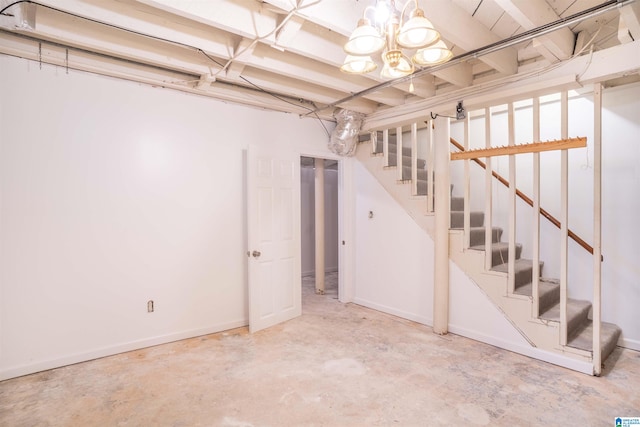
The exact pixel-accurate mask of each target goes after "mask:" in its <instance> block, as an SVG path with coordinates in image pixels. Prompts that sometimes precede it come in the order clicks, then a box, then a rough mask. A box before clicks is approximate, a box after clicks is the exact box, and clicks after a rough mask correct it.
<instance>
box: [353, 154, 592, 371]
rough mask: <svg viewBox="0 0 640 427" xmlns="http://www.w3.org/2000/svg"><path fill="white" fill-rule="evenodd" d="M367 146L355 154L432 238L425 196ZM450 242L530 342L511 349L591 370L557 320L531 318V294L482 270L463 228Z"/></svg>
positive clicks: (454, 255) (456, 258) (480, 254)
mask: <svg viewBox="0 0 640 427" xmlns="http://www.w3.org/2000/svg"><path fill="white" fill-rule="evenodd" d="M367 148H369V147H368V146H367V145H364V144H363V145H361V146H360V147H359V149H358V150H357V151H356V158H357V159H358V160H359V161H360V162H361V163H362V164H363V165H364V166H365V168H366V169H367V170H368V171H369V173H371V174H372V175H373V176H374V177H376V179H377V180H378V182H380V184H381V185H382V186H383V188H384V189H385V190H386V191H387V192H388V193H389V194H390V195H391V196H392V197H393V199H394V200H395V201H396V202H397V203H399V204H400V206H402V207H403V208H404V209H405V210H406V211H407V213H408V214H409V215H410V216H411V217H412V218H413V219H414V221H415V222H416V223H417V224H418V225H419V226H420V227H421V228H422V229H423V230H425V231H426V232H427V233H428V234H429V236H431V238H434V235H435V229H434V215H433V213H428V212H427V200H426V196H413V195H412V194H411V185H410V183H406V182H402V181H398V180H397V178H396V177H397V174H396V170H395V169H396V167H395V166H391V167H385V166H384V157H383V156H382V155H380V154H379V155H374V154H371V152H370V151H369V150H367ZM449 245H450V246H449V258H450V259H451V260H452V261H453V262H454V263H455V264H456V265H457V266H458V267H459V268H460V269H461V270H462V271H463V272H464V273H465V275H467V277H468V278H469V279H470V280H471V281H472V282H473V283H475V284H476V285H477V286H478V287H479V288H480V289H481V290H482V291H483V293H484V294H485V295H486V296H487V298H488V299H489V300H490V301H491V302H492V303H493V305H494V306H495V307H496V308H497V309H498V310H499V311H500V312H502V313H503V315H504V316H505V318H506V319H507V320H508V321H509V322H510V323H511V324H512V325H513V327H514V328H515V329H516V330H517V331H518V332H519V333H520V334H521V335H522V336H523V337H524V338H525V339H526V341H528V342H529V343H530V344H531V351H519V350H514V351H516V352H518V353H522V354H525V355H527V356H530V357H534V358H537V359H540V360H544V361H547V362H551V363H554V364H557V365H560V366H564V367H567V368H570V369H573V370H576V371H580V372H584V373H587V374H590V375H592V374H593V365H592V353H591V352H590V351H584V350H580V349H577V348H573V347H568V346H561V345H560V328H559V323H558V322H555V321H549V320H542V319H538V318H534V317H533V316H532V311H533V308H532V307H533V302H532V298H531V297H528V296H522V295H515V294H510V295H509V294H508V292H507V289H508V283H507V274H506V273H502V272H497V271H487V270H485V268H484V265H485V260H484V257H485V252H484V251H481V250H465V249H464V233H463V231H462V230H450V231H449ZM508 350H513V349H508Z"/></svg>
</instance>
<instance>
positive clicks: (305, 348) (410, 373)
mask: <svg viewBox="0 0 640 427" xmlns="http://www.w3.org/2000/svg"><path fill="white" fill-rule="evenodd" d="M329 282H330V283H333V284H334V285H333V286H332V285H331V284H328V285H327V294H326V295H323V296H321V295H315V294H314V293H313V282H312V281H310V280H305V285H304V289H303V294H304V297H303V315H302V316H301V317H300V318H297V319H294V320H292V321H289V322H287V323H285V324H282V325H279V326H276V327H274V328H271V329H270V330H267V331H262V332H259V333H257V334H254V335H249V334H248V332H247V330H246V329H245V328H241V329H236V330H232V331H228V332H224V333H219V334H215V335H208V336H203V337H199V338H194V339H190V340H185V341H180V342H175V343H172V344H166V345H162V346H157V347H153V348H148V349H144V350H139V351H134V352H130V353H124V354H120V355H116V356H112V357H107V358H103V359H99V360H95V361H91V362H86V363H81V364H77V365H73V366H68V367H64V368H60V369H54V370H51V371H47V372H42V373H39V374H34V375H29V376H26V377H22V378H17V379H13V380H8V381H4V382H0V425H1V426H230V427H232V426H233V427H237V426H432V425H433V426H439V425H504V426H507V425H508V426H526V425H547V426H556V425H580V426H609V425H615V424H614V421H613V420H614V417H617V416H640V353H638V352H634V351H629V350H621V349H620V348H618V349H616V350H615V351H614V353H613V355H612V358H611V359H610V360H609V361H608V363H607V366H606V368H605V370H604V375H603V376H602V377H600V378H595V377H590V376H587V375H584V374H580V373H576V372H572V371H570V370H567V369H564V368H560V367H557V366H554V365H550V364H547V363H544V362H539V361H536V360H532V359H529V358H527V357H524V356H520V355H517V354H514V353H510V352H507V351H504V350H500V349H497V348H494V347H492V346H489V345H485V344H481V343H478V342H475V341H472V340H469V339H466V338H462V337H459V336H455V335H448V336H444V337H440V336H437V335H434V334H433V333H432V332H431V329H430V328H428V327H426V326H423V325H420V324H417V323H413V322H409V321H405V320H402V319H398V318H396V317H393V316H389V315H386V314H383V313H379V312H376V311H373V310H369V309H366V308H363V307H359V306H357V305H352V304H347V305H344V304H340V303H339V302H338V301H337V299H336V297H337V292H336V289H335V280H333V281H331V280H330V281H329Z"/></svg>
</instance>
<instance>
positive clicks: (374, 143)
mask: <svg viewBox="0 0 640 427" xmlns="http://www.w3.org/2000/svg"><path fill="white" fill-rule="evenodd" d="M369 135H370V137H369V139H370V140H371V154H376V153H377V152H378V132H377V131H375V130H372V131H371V132H370V133H369Z"/></svg>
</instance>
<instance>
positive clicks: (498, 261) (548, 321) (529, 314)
mask: <svg viewBox="0 0 640 427" xmlns="http://www.w3.org/2000/svg"><path fill="white" fill-rule="evenodd" d="M378 134H379V135H378V138H377V140H378V141H377V145H376V149H375V152H374V153H372V150H371V141H370V138H369V137H368V136H366V137H364V138H363V140H361V142H363V143H364V142H366V143H367V144H362V145H361V146H360V147H359V149H358V150H357V153H356V156H357V157H358V159H359V160H360V161H361V162H362V163H363V164H364V165H365V167H366V168H367V169H368V170H369V171H370V172H371V173H372V174H373V175H374V176H375V177H376V178H377V179H378V181H379V182H380V183H381V184H382V185H383V187H385V189H386V190H387V191H388V192H389V193H390V194H391V195H392V196H393V197H394V198H395V199H396V201H398V202H399V203H400V204H401V205H402V206H404V207H405V209H406V210H407V211H408V213H409V214H410V215H411V216H412V217H413V218H414V219H415V220H416V222H417V223H418V224H419V225H420V226H421V227H422V228H423V229H425V230H426V231H427V232H428V233H429V234H430V235H431V236H434V230H433V227H434V225H433V215H432V214H430V213H428V212H426V194H427V176H428V172H427V170H426V161H425V160H424V159H418V175H417V178H418V181H417V190H418V191H417V193H418V194H417V195H413V194H412V192H411V187H412V186H411V185H410V184H411V149H410V148H409V147H403V148H402V150H401V152H402V156H400V158H401V159H402V160H401V167H402V180H400V181H398V179H397V169H396V168H397V159H398V155H397V145H396V140H395V136H394V135H389V138H388V165H384V158H383V153H382V150H383V144H382V142H381V141H382V135H381V133H380V132H379V133H378ZM434 203H437V201H435V202H434ZM463 221H464V199H463V198H459V197H451V220H450V231H449V241H450V242H449V243H450V252H449V256H450V258H451V259H452V260H453V261H454V262H455V263H456V264H457V265H458V267H460V268H461V269H462V270H463V271H464V272H465V273H466V274H467V275H468V276H469V277H470V278H471V280H472V281H473V282H475V283H476V284H477V285H478V286H479V287H480V288H482V290H483V291H484V293H485V294H486V295H487V296H488V297H489V298H490V299H491V301H492V302H493V303H494V304H495V305H496V306H497V307H498V308H499V309H500V310H501V311H502V312H503V313H504V314H505V315H506V316H507V318H508V319H509V320H510V322H511V323H512V324H513V325H514V326H515V327H516V328H517V329H518V330H519V331H520V333H521V334H522V335H523V336H524V338H525V339H526V340H527V341H528V342H529V343H530V344H531V345H532V346H534V347H537V348H539V349H542V350H546V351H549V352H553V353H556V354H561V355H562V356H565V357H569V358H573V359H576V360H577V361H581V362H589V363H591V362H592V348H593V344H592V339H593V325H592V320H591V317H590V311H591V303H590V302H588V301H580V300H573V299H568V301H567V345H566V346H563V345H561V344H560V342H561V341H560V284H559V280H556V279H552V278H545V277H544V276H543V274H542V271H543V269H542V267H543V263H542V262H541V263H540V270H539V271H540V276H541V277H540V280H539V285H538V294H539V313H540V314H539V316H534V313H533V302H532V301H533V299H532V278H533V262H532V261H531V260H527V259H522V258H521V257H520V255H521V253H522V245H520V244H516V254H515V258H516V262H515V291H514V292H513V293H510V292H508V277H507V276H508V263H507V260H508V259H509V247H508V243H506V242H502V241H501V237H502V233H503V230H502V229H501V228H499V227H493V228H492V233H491V234H492V244H491V248H490V249H489V250H490V251H491V268H490V269H489V270H487V269H486V268H485V250H486V248H485V227H484V212H471V227H470V236H469V241H470V244H469V248H468V249H465V236H464V229H463ZM620 333H621V330H620V328H619V327H617V326H616V325H613V324H610V323H604V322H602V323H601V342H602V346H601V349H602V355H601V360H602V362H603V363H604V361H605V359H606V358H607V357H608V356H609V354H611V352H612V351H613V350H614V349H615V347H616V343H617V341H618V338H619V337H620Z"/></svg>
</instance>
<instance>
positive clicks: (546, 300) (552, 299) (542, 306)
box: [538, 285, 560, 313]
mask: <svg viewBox="0 0 640 427" xmlns="http://www.w3.org/2000/svg"><path fill="white" fill-rule="evenodd" d="M558 301H560V285H558V286H556V287H555V288H554V289H553V290H551V291H549V292H545V293H542V294H540V296H539V297H538V312H539V313H544V312H545V311H547V310H548V309H550V308H551V307H553V306H554V305H556V304H557V303H558Z"/></svg>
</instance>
